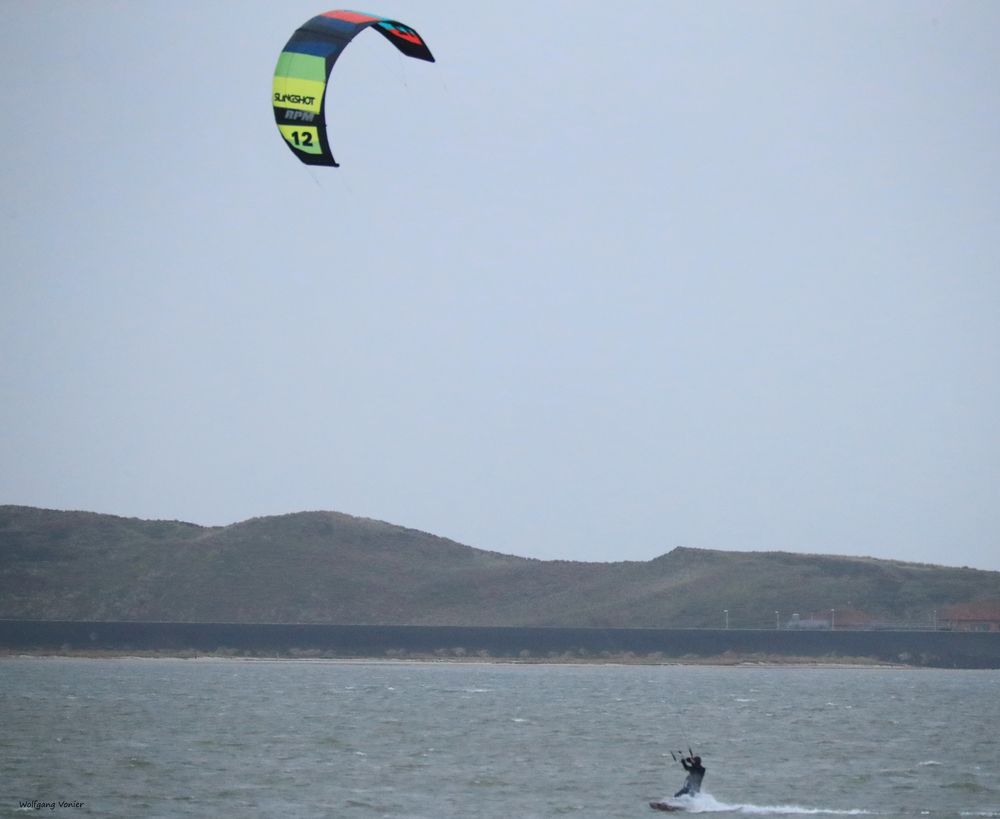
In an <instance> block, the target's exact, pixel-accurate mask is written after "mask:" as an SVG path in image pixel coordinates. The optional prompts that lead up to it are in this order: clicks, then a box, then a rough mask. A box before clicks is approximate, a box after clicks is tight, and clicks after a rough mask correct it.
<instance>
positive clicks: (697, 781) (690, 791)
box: [674, 754, 705, 798]
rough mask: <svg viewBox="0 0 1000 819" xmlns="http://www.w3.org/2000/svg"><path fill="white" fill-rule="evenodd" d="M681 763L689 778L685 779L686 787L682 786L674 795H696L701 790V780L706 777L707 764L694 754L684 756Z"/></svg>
mask: <svg viewBox="0 0 1000 819" xmlns="http://www.w3.org/2000/svg"><path fill="white" fill-rule="evenodd" d="M681 765H682V766H683V767H684V770H685V771H687V779H686V780H684V787H683V788H681V789H680V790H679V791H677V793H675V794H674V797H675V798H676V797H678V796H684V795H685V794H686V795H688V796H694V795H695V794H697V793H698V792H699V791H701V780H702V779H704V778H705V766H704V765H702V764H701V757H700V756H694V755H693V754H692V755H691V756H682V757H681Z"/></svg>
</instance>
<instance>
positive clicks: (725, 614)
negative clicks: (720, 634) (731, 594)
mask: <svg viewBox="0 0 1000 819" xmlns="http://www.w3.org/2000/svg"><path fill="white" fill-rule="evenodd" d="M722 616H723V618H724V620H723V622H724V623H725V624H726V626H725V627H726V628H729V609H723V610H722Z"/></svg>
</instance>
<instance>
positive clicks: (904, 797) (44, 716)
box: [0, 656, 1000, 819]
mask: <svg viewBox="0 0 1000 819" xmlns="http://www.w3.org/2000/svg"><path fill="white" fill-rule="evenodd" d="M689 750H693V751H694V752H695V753H697V754H700V755H701V757H702V759H703V762H704V765H705V767H706V770H707V774H706V776H705V780H704V785H703V791H702V793H701V794H700V795H698V796H697V797H695V798H693V799H692V798H688V797H682V798H680V799H676V800H673V799H672V798H671V794H672V793H673V792H674V791H676V790H677V789H679V788H680V786H681V784H682V783H683V780H684V772H683V770H682V769H681V766H680V765H679V764H677V763H676V762H675V761H674V758H673V757H675V756H676V755H677V754H678V753H680V752H685V753H686V752H688V751H689ZM664 798H668V799H670V800H671V801H672V803H674V804H677V805H678V807H682V808H684V809H685V810H686V812H690V813H699V814H712V815H713V816H718V817H729V816H734V817H735V816H747V815H752V816H779V817H780V816H784V817H795V816H879V817H946V816H947V817H950V816H976V817H1000V671H958V670H928V669H900V668H870V667H858V668H854V667H799V666H790V667H789V666H785V667H780V666H770V667H767V666H762V667H757V666H733V667H713V666H682V665H610V664H607V665H564V664H552V665H544V664H537V665H536V664H502V663H486V662H483V663H474V662H426V663H422V662H392V661H332V660H331V661H326V660H303V661H296V660H275V661H266V660H234V659H214V658H213V659H145V658H135V659H131V658H121V659H84V658H65V657H61V658H60V657H16V656H15V657H4V658H0V816H12V817H23V816H30V815H46V816H50V815H58V816H62V817H82V816H102V817H103V816H110V817H146V816H150V817H192V816H193V817H215V816H233V817H235V816H239V817H345V818H346V819H355V818H356V819H369V818H370V817H371V818H372V819H374V817H399V818H400V819H404V818H405V819H441V817H483V818H484V819H511V817H517V818H520V817H525V818H530V817H595V818H607V817H622V819H625V817H628V818H629V819H632V817H652V816H657V815H664V814H661V813H658V812H656V811H654V810H652V809H651V808H650V807H649V803H650V802H651V801H656V800H661V799H664Z"/></svg>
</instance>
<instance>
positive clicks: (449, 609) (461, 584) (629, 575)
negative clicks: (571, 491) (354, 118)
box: [0, 506, 1000, 628]
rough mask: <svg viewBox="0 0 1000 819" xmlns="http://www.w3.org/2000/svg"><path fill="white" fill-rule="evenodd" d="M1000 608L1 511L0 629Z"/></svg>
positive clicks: (910, 573)
mask: <svg viewBox="0 0 1000 819" xmlns="http://www.w3.org/2000/svg"><path fill="white" fill-rule="evenodd" d="M993 601H1000V572H987V571H979V570H975V569H964V568H963V569H956V568H947V567H941V566H929V565H924V564H914V563H902V562H896V561H886V560H875V559H871V558H853V557H834V556H812V555H796V554H788V553H781V552H722V551H714V550H705V549H685V548H678V549H674V550H673V551H671V552H669V553H667V554H665V555H662V556H661V557H658V558H656V559H655V560H650V561H642V562H639V561H630V562H620V563H583V562H573V561H542V560H533V559H528V558H522V557H514V556H511V555H503V554H498V553H495V552H489V551H483V550H481V549H474V548H471V547H469V546H463V545H462V544H459V543H455V542H454V541H451V540H447V539H445V538H441V537H436V536H434V535H430V534H427V533H424V532H419V531H416V530H413V529H406V528H403V527H400V526H394V525H391V524H388V523H382V522H379V521H374V520H368V519H363V518H355V517H351V516H349V515H344V514H339V513H334V512H303V513H298V514H292V515H282V516H277V517H267V518H255V519H252V520H248V521H244V522H242V523H236V524H233V525H231V526H222V527H203V526H196V525H194V524H190V523H181V522H178V521H144V520H136V519H130V518H120V517H115V516H112V515H100V514H94V513H90V512H61V511H52V510H43V509H35V508H29V507H19V506H0V618H6V619H48V620H55V619H66V620H164V621H190V622H211V621H221V622H246V623H254V622H258V623H259V622H272V623H344V624H348V623H349V624H420V625H482V626H497V625H511V626H528V625H531V626H602V627H662V628H672V627H675V628H681V627H718V626H719V625H721V618H722V611H723V610H724V609H727V610H728V611H729V620H730V625H731V626H732V627H733V628H773V627H774V625H775V611H778V612H780V615H779V616H780V618H781V620H782V621H787V620H788V619H789V618H790V617H791V615H792V613H793V612H794V613H798V614H800V616H801V617H802V618H803V619H808V618H810V617H816V618H828V617H829V616H830V614H829V613H830V610H831V609H836V611H837V615H836V618H837V623H838V624H840V625H843V626H847V625H850V624H852V623H853V624H861V623H870V622H881V623H893V624H910V625H929V624H930V623H931V620H932V617H933V616H934V614H933V613H934V612H935V611H936V612H937V613H938V615H939V616H941V617H943V616H945V612H946V611H947V609H948V608H949V607H950V606H956V605H960V604H972V603H978V602H993Z"/></svg>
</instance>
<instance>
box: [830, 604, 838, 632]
mask: <svg viewBox="0 0 1000 819" xmlns="http://www.w3.org/2000/svg"><path fill="white" fill-rule="evenodd" d="M836 627H837V610H836V609H830V631H833V630H834V629H835V628H836Z"/></svg>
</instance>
